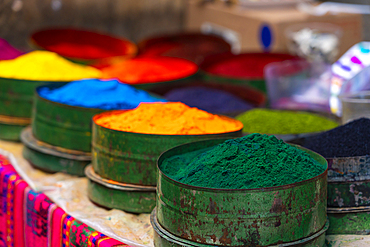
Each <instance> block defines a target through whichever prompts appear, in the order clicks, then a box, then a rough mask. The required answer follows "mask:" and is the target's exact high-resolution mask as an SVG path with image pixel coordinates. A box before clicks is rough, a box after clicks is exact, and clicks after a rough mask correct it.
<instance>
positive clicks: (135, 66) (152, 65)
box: [102, 57, 198, 84]
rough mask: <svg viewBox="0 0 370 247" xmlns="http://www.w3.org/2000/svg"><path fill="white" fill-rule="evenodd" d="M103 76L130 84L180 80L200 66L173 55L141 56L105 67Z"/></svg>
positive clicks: (193, 72)
mask: <svg viewBox="0 0 370 247" xmlns="http://www.w3.org/2000/svg"><path fill="white" fill-rule="evenodd" d="M102 71H103V78H104V79H111V78H117V79H118V80H120V81H121V82H124V83H128V84H143V83H155V82H164V81H172V80H178V79H181V78H185V77H188V76H190V75H193V74H195V73H196V72H197V71H198V66H197V65H196V64H195V63H193V62H190V61H188V60H185V59H181V58H172V57H152V58H150V57H141V58H133V59H129V60H125V61H123V62H120V63H118V64H115V65H112V66H110V67H107V68H104V69H103V70H102Z"/></svg>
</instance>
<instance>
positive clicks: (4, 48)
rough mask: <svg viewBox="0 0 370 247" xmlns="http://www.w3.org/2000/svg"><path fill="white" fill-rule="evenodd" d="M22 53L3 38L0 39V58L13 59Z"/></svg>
mask: <svg viewBox="0 0 370 247" xmlns="http://www.w3.org/2000/svg"><path fill="white" fill-rule="evenodd" d="M22 54H23V52H21V51H19V50H17V49H15V48H14V47H13V46H11V45H10V44H9V43H8V42H7V41H6V40H5V39H0V60H9V59H14V58H16V57H19V56H20V55H22Z"/></svg>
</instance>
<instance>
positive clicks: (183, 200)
mask: <svg viewBox="0 0 370 247" xmlns="http://www.w3.org/2000/svg"><path fill="white" fill-rule="evenodd" d="M224 141H225V139H221V140H207V141H200V142H194V143H190V144H185V145H181V146H178V147H175V148H173V149H170V150H168V151H166V152H164V153H163V154H162V155H161V156H160V158H159V159H158V170H159V171H158V185H157V217H158V221H159V223H160V224H161V225H162V227H163V228H165V229H166V230H167V231H169V232H171V233H172V234H174V235H176V236H178V237H181V238H183V239H187V240H191V241H194V242H197V243H201V244H211V245H221V246H267V245H277V244H283V243H289V242H294V241H298V240H300V239H303V238H307V237H309V236H312V235H313V234H315V233H317V232H319V231H320V230H322V229H323V228H324V226H325V223H326V204H327V195H326V194H327V169H326V171H325V172H323V173H322V174H320V175H319V176H316V177H314V178H312V179H309V180H305V181H302V182H298V183H295V184H289V185H284V186H278V187H269V188H259V189H234V190H232V189H212V188H203V187H196V186H191V185H186V184H182V183H180V182H177V181H174V180H173V179H171V178H169V177H168V176H166V175H165V174H163V172H162V171H161V170H160V168H161V164H162V162H163V160H164V159H166V158H169V157H172V156H174V155H179V154H183V153H187V152H192V151H196V150H200V149H204V148H208V147H212V146H214V145H217V144H219V143H222V142H224ZM297 147H298V148H300V149H302V150H304V151H305V152H307V153H308V154H309V155H311V157H313V158H314V159H315V160H317V161H318V162H319V163H320V164H322V165H323V166H325V167H326V168H327V162H326V160H325V159H324V158H323V157H321V156H320V155H318V154H316V153H314V152H312V151H310V150H307V149H304V148H301V147H299V146H297Z"/></svg>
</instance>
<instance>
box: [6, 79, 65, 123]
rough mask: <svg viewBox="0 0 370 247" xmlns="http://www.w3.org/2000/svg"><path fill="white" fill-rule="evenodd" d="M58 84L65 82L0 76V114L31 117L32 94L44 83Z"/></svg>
mask: <svg viewBox="0 0 370 247" xmlns="http://www.w3.org/2000/svg"><path fill="white" fill-rule="evenodd" d="M50 83H52V84H54V85H60V84H63V83H65V82H48V81H30V80H17V79H8V78H1V77H0V115H5V116H13V117H28V118H30V117H31V112H32V103H33V94H34V92H35V89H36V88H37V87H38V86H41V85H44V84H50Z"/></svg>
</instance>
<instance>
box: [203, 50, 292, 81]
mask: <svg viewBox="0 0 370 247" xmlns="http://www.w3.org/2000/svg"><path fill="white" fill-rule="evenodd" d="M293 59H299V58H298V57H295V56H291V55H288V54H277V53H244V54H239V55H234V54H231V53H224V54H221V55H216V56H211V57H207V59H206V60H205V61H204V62H203V63H202V64H201V65H200V68H201V69H203V70H204V71H206V72H208V73H210V74H214V75H219V76H225V77H231V78H243V79H244V78H248V79H262V78H263V69H264V68H265V66H266V65H267V64H269V63H274V62H281V61H284V60H293Z"/></svg>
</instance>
